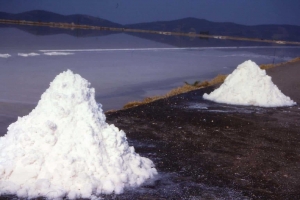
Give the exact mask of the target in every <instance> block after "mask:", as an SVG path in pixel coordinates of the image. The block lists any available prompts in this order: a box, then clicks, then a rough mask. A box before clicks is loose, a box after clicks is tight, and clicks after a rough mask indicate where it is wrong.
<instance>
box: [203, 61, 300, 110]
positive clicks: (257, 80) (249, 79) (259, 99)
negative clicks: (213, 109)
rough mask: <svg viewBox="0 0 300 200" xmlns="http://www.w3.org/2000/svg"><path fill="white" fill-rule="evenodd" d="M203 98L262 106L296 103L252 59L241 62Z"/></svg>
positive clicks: (219, 101)
mask: <svg viewBox="0 0 300 200" xmlns="http://www.w3.org/2000/svg"><path fill="white" fill-rule="evenodd" d="M203 98H204V99H207V100H211V101H215V102H218V103H227V104H235V105H253V106H261V107H278V106H292V105H295V104H296V103H295V102H294V101H292V100H291V99H290V98H289V97H287V96H285V95H284V94H283V93H282V92H281V91H280V90H279V89H278V87H277V86H276V85H274V83H273V82H272V80H271V77H270V76H268V75H267V74H266V71H265V70H262V69H260V67H259V66H258V65H257V64H256V63H255V62H253V61H251V60H248V61H245V62H244V63H242V64H240V65H239V66H238V67H237V68H236V69H235V70H234V71H233V72H232V73H231V74H230V75H229V76H228V77H227V78H226V79H225V81H224V83H223V84H222V85H221V86H220V87H219V88H218V89H216V90H214V91H213V92H212V93H210V94H206V93H205V94H204V95H203Z"/></svg>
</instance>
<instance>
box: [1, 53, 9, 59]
mask: <svg viewBox="0 0 300 200" xmlns="http://www.w3.org/2000/svg"><path fill="white" fill-rule="evenodd" d="M10 56H11V55H9V54H7V53H6V54H0V58H8V57H10Z"/></svg>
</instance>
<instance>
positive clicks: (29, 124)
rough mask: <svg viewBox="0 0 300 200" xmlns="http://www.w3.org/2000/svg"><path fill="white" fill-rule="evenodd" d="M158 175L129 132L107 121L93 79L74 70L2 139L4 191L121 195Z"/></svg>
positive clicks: (49, 195) (59, 78) (56, 195)
mask: <svg viewBox="0 0 300 200" xmlns="http://www.w3.org/2000/svg"><path fill="white" fill-rule="evenodd" d="M156 174H157V171H156V169H155V168H154V164H153V162H152V161H151V160H149V159H147V158H144V157H141V156H140V155H138V154H137V153H135V150H134V148H133V147H130V146H129V145H128V142H127V138H126V135H125V133H124V132H123V131H122V130H121V131H120V130H119V129H118V128H117V127H115V126H114V125H109V124H107V123H106V122H105V115H104V113H103V111H102V109H101V105H100V104H97V103H96V101H95V90H94V89H93V88H90V83H89V82H88V81H87V80H85V79H83V78H82V77H81V76H80V75H77V74H73V72H72V71H70V70H68V71H65V72H63V73H61V74H59V75H58V76H56V78H55V79H54V80H53V82H52V83H51V84H50V87H49V88H48V89H47V90H46V91H45V92H44V94H43V95H42V96H41V100H40V101H39V102H38V105H37V106H36V108H35V109H34V110H33V111H32V112H31V113H30V114H29V115H27V116H24V117H22V118H18V120H17V121H16V122H15V123H13V124H11V125H10V126H9V127H8V132H7V134H6V135H5V136H4V137H1V139H0V193H1V194H16V195H17V196H19V197H24V198H34V197H38V196H44V197H47V198H51V199H52V198H62V197H65V196H66V197H67V198H70V199H74V198H91V197H92V195H97V194H110V193H116V194H119V193H122V192H123V190H124V189H125V188H129V187H137V186H140V185H141V184H143V183H144V182H145V181H146V180H148V179H151V178H153V177H154V176H155V175H156Z"/></svg>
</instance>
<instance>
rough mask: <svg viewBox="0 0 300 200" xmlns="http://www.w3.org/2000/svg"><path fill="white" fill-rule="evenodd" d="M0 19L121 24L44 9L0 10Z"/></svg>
mask: <svg viewBox="0 0 300 200" xmlns="http://www.w3.org/2000/svg"><path fill="white" fill-rule="evenodd" d="M0 19H11V20H26V21H34V22H61V23H74V24H80V25H91V26H103V27H115V28H119V27H122V25H121V24H117V23H114V22H111V21H108V20H105V19H101V18H98V17H92V16H88V15H79V14H77V15H60V14H57V13H53V12H48V11H44V10H33V11H28V12H23V13H19V14H10V13H5V12H0Z"/></svg>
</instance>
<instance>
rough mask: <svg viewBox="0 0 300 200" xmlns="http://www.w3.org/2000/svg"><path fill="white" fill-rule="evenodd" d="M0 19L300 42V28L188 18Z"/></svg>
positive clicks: (37, 15) (32, 14)
mask: <svg viewBox="0 0 300 200" xmlns="http://www.w3.org/2000/svg"><path fill="white" fill-rule="evenodd" d="M0 19H11V20H26V21H35V22H59V23H74V24H80V25H91V26H102V27H114V28H127V29H141V30H152V31H163V32H184V33H198V34H199V33H200V34H207V35H221V36H234V37H248V38H259V39H262V40H264V39H271V40H286V41H300V26H296V25H284V24H283V25H276V24H265V25H251V26H249V25H242V24H236V23H233V22H212V21H209V20H206V19H198V18H194V17H187V18H182V19H175V20H170V21H154V22H143V23H135V24H125V25H122V24H118V23H115V22H111V21H109V20H106V19H102V18H99V17H94V16H90V15H82V14H72V15H61V14H57V13H54V12H49V11H44V10H33V11H27V12H23V13H18V14H12V13H5V12H0Z"/></svg>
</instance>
